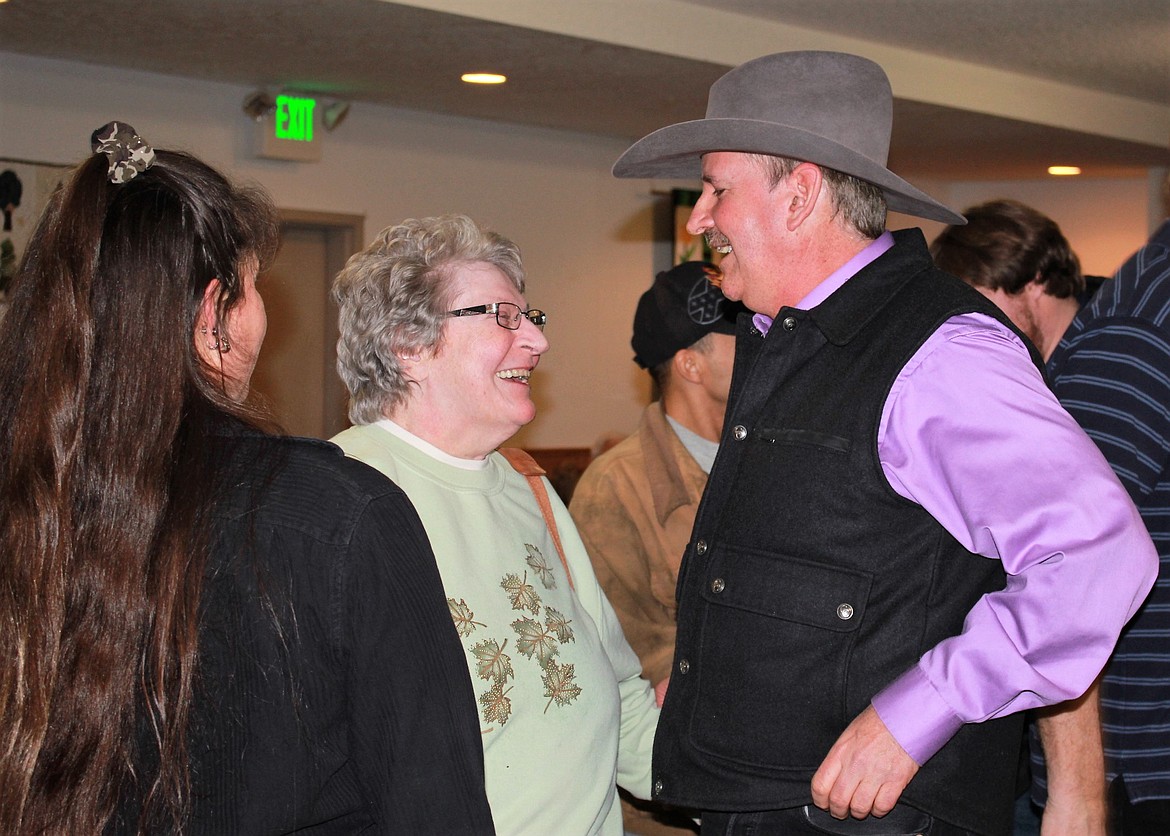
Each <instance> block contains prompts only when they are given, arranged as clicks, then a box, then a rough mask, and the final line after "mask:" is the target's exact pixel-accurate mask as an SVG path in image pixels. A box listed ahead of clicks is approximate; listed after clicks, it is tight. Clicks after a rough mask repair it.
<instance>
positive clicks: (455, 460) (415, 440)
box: [374, 418, 488, 470]
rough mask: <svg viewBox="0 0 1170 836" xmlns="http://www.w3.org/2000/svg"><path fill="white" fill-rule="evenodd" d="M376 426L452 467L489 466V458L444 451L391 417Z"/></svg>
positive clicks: (376, 423)
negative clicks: (476, 457) (463, 456)
mask: <svg viewBox="0 0 1170 836" xmlns="http://www.w3.org/2000/svg"><path fill="white" fill-rule="evenodd" d="M374 426H377V427H381V428H382V429H384V430H385V431H386V432H388V433H390V434H391V435H393V436H396V437H397V438H401V439H402V440H403V441H405V442H406V443H407V444H409V445H410V446H411V447H413V448H415V449H416V450H419V451H421V452H423V453H426V454H427V455H428V456H430V457H431V458H432V459H435V460H437V461H441V462H444V463H446V464H449V465H451V466H452V467H459V468H462V469H463V470H483V469H484V468H486V467H487V466H488V460H487V459H486V458H484V459H461V458H459V457H458V456H452V455H451V454H450V453H444V452H443V451H442V450H440V449H439V448H438V447H436V446H435V445H433V444H431V443H430V442H429V441H424V440H423V439H421V438H419V437H418V436H417V435H415V434H414V433H412V432H411V431H410V430H408V429H405V428H404V427H402V426H399V425H398V424H395V423H394V422H393V421H391V420H390V419H389V418H382V419H381V420H378V421H375V422H374Z"/></svg>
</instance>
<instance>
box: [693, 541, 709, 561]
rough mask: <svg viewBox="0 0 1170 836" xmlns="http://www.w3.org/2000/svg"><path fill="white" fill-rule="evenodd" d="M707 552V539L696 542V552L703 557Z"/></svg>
mask: <svg viewBox="0 0 1170 836" xmlns="http://www.w3.org/2000/svg"><path fill="white" fill-rule="evenodd" d="M706 553H707V541H706V540H699V541H698V542H697V543H695V554H697V555H699V556H700V557H702V556H703V555H705V554H706Z"/></svg>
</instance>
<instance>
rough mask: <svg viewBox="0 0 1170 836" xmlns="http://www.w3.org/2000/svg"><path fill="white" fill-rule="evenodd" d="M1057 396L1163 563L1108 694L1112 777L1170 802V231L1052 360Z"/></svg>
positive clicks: (1105, 288) (1133, 796)
mask: <svg viewBox="0 0 1170 836" xmlns="http://www.w3.org/2000/svg"><path fill="white" fill-rule="evenodd" d="M1048 373H1049V376H1050V377H1051V380H1052V386H1053V390H1054V392H1055V393H1056V396H1057V398H1058V399H1059V400H1060V402H1061V404H1063V406H1064V407H1065V409H1067V410H1068V411H1069V413H1071V414H1072V416H1073V417H1074V418H1076V420H1077V422H1078V423H1079V424H1080V425H1081V426H1082V427H1083V428H1084V429H1085V432H1086V433H1088V435H1089V437H1090V438H1092V439H1093V441H1095V442H1096V443H1097V446H1098V447H1100V448H1101V452H1102V453H1104V454H1105V458H1106V459H1107V460H1108V461H1109V464H1110V465H1111V466H1112V467H1113V470H1114V472H1115V473H1116V474H1117V476H1118V478H1119V479H1120V480H1121V483H1122V484H1123V485H1124V486H1125V488H1126V490H1128V491H1129V494H1130V496H1131V497H1132V498H1133V501H1134V504H1135V505H1137V506H1138V510H1139V511H1140V512H1141V515H1142V520H1143V521H1144V522H1145V524H1146V527H1147V529H1148V530H1149V533H1150V537H1151V539H1152V540H1153V541H1154V545H1155V546H1156V547H1157V549H1158V555H1159V557H1160V561H1161V570H1160V572H1159V576H1158V580H1157V583H1156V584H1155V587H1154V591H1153V592H1152V593H1151V594H1150V597H1149V598H1148V599H1147V601H1146V603H1145V605H1144V606H1143V607H1142V608H1141V609H1140V610H1139V611H1138V614H1137V615H1136V616H1135V617H1134V618H1133V620H1132V621H1131V622H1130V623H1129V625H1128V626H1127V627H1126V630H1125V631H1124V632H1123V633H1122V636H1121V640H1120V641H1119V642H1118V645H1117V649H1116V651H1115V652H1114V654H1113V656H1112V658H1111V660H1110V662H1109V664H1108V665H1107V666H1106V668H1105V676H1104V678H1103V680H1102V683H1101V715H1102V728H1103V730H1104V740H1105V758H1106V768H1107V771H1108V774H1109V778H1110V779H1112V778H1114V777H1115V776H1117V775H1123V776H1124V777H1125V786H1126V788H1127V789H1128V790H1129V795H1130V800H1131V801H1134V802H1138V801H1145V800H1148V799H1152V798H1170V221H1166V222H1165V223H1163V224H1162V226H1161V227H1160V228H1159V229H1158V230H1157V232H1155V233H1154V236H1153V237H1152V238H1151V239H1150V242H1149V243H1148V244H1147V245H1146V246H1145V247H1143V248H1142V249H1140V250H1138V252H1137V253H1135V254H1134V255H1133V256H1132V257H1131V258H1130V259H1129V260H1128V261H1127V262H1126V263H1125V264H1124V265H1122V267H1121V269H1120V270H1119V271H1118V272H1117V275H1116V276H1114V277H1113V279H1111V280H1109V281H1106V282H1105V283H1104V284H1103V285H1102V286H1101V288H1100V290H1098V291H1097V293H1096V294H1095V295H1094V296H1093V299H1092V300H1091V301H1090V302H1089V303H1088V304H1087V305H1085V306H1084V307H1083V308H1082V309H1081V310H1080V311H1079V312H1078V314H1077V316H1076V318H1075V319H1074V320H1073V322H1072V324H1071V325H1070V326H1069V328H1068V330H1067V331H1066V332H1065V334H1064V337H1063V338H1062V339H1061V341H1060V344H1059V345H1058V346H1057V348H1056V351H1055V352H1054V353H1053V355H1052V357H1051V358H1050V359H1049V361H1048Z"/></svg>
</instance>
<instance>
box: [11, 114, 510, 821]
mask: <svg viewBox="0 0 1170 836" xmlns="http://www.w3.org/2000/svg"><path fill="white" fill-rule="evenodd" d="M92 144H93V149H94V151H95V154H94V156H92V157H90V158H89V159H88V160H87V161H86V162H84V163H82V164H81V165H80V166H79V167H78V168H77V169H76V171H75V172H74V174H73V175H72V177H71V178H70V179H69V181H68V182H67V183H66V185H65V186H64V187H63V188H62V189H61V190H60V191H59V192H58V193H57V194H56V195H55V196H54V197H53V198H52V200H51V201H50V203H49V206H48V208H47V210H46V212H45V214H44V215H43V217H42V219H41V221H40V223H39V225H38V227H37V229H36V231H35V233H34V234H33V236H32V239H31V241H30V244H29V247H28V250H27V252H26V254H25V257H24V259H23V261H22V263H21V266H20V269H19V270H18V272H17V276H16V278H15V279H14V282H13V286H12V291H11V296H10V303H11V305H10V309H9V312H8V314H7V316H6V318H5V319H4V320H3V322H0V357H2V358H4V359H3V362H2V363H0V832H2V833H6V834H7V833H14V834H24V833H70V834H75V833H102V832H106V833H145V832H158V831H173V832H187V833H196V832H205V833H215V834H223V833H249V834H258V833H288V832H294V831H299V830H310V829H311V830H312V832H314V833H351V832H358V831H361V832H376V833H385V832H422V831H424V830H432V831H434V832H444V833H463V832H477V833H478V832H490V830H491V827H492V825H491V814H490V812H489V810H488V808H487V802H486V799H485V797H484V789H483V756H482V749H481V745H480V741H479V732H478V729H477V726H476V719H475V712H476V707H475V704H474V695H473V693H472V690H471V686H470V683H469V682H468V681H467V674H466V667H465V665H464V663H463V661H462V656H461V653H460V646H459V643H458V638H457V635H456V632H455V629H454V625H453V624H452V622H451V619H450V617H449V615H448V613H447V606H446V603H445V599H444V594H443V591H442V586H441V582H440V579H439V575H438V572H437V570H436V567H435V564H434V558H433V555H432V554H431V551H430V547H429V545H428V544H427V541H426V536H425V534H424V532H423V530H422V527H421V525H420V523H419V521H418V518H417V516H416V515H415V513H414V510H413V508H412V507H411V506H410V504H409V502H408V501H407V500H406V498H405V497H404V496H403V494H402V493H401V491H400V490H399V489H398V488H397V487H396V486H395V485H393V484H392V483H391V482H389V481H388V480H386V479H385V478H384V477H382V476H380V475H378V474H377V473H375V472H374V471H373V470H371V469H369V468H366V467H365V466H363V465H360V464H358V463H357V462H354V461H352V460H347V459H345V458H344V457H343V456H342V455H341V454H340V452H339V451H338V450H337V448H335V447H333V446H332V445H329V444H326V443H324V442H314V441H309V440H305V439H288V438H280V437H278V436H274V435H269V434H266V433H265V432H263V431H262V430H261V429H260V427H261V426H262V423H261V422H260V420H259V418H258V415H257V413H255V412H254V411H253V410H251V409H250V408H249V407H248V406H246V405H245V403H244V399H245V397H246V396H247V392H248V381H249V378H250V376H251V373H252V369H253V367H254V365H255V361H256V355H257V352H258V351H259V348H260V343H261V341H262V340H263V337H264V330H265V325H266V319H265V314H264V305H263V302H262V301H261V299H260V296H259V294H258V293H257V290H256V284H255V281H256V276H257V273H258V272H259V271H260V270H261V268H262V267H263V266H264V264H265V263H266V262H267V260H268V259H269V257H270V256H271V255H272V253H273V252H274V248H275V245H276V240H277V229H278V228H277V223H276V216H275V213H274V211H273V209H272V207H271V205H270V203H269V202H268V199H267V198H266V197H265V196H264V195H263V194H262V193H260V192H258V191H254V190H248V189H242V188H238V187H235V186H233V185H232V184H231V183H229V182H228V181H227V180H226V179H225V178H223V177H222V176H221V175H220V174H218V173H217V172H216V171H214V170H213V169H211V168H210V167H208V166H207V165H205V164H204V163H202V162H200V161H199V160H197V159H195V158H194V157H191V156H189V155H186V154H183V153H179V152H168V151H162V150H159V151H154V150H153V149H151V148H150V147H149V146H148V145H147V144H146V143H145V142H144V141H143V140H142V139H141V138H140V137H139V136H138V135H137V134H136V133H135V132H134V130H133V129H132V128H130V127H129V126H127V125H125V124H124V123H116V122H114V123H110V124H109V125H107V126H105V127H104V128H101V129H99V130H98V131H95V132H94V136H93V138H92Z"/></svg>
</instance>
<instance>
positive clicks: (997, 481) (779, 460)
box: [614, 52, 1158, 836]
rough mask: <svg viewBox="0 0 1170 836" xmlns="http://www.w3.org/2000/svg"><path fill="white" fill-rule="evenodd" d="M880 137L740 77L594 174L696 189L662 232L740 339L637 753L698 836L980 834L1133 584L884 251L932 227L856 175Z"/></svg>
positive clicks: (755, 71) (1038, 414) (942, 213)
mask: <svg viewBox="0 0 1170 836" xmlns="http://www.w3.org/2000/svg"><path fill="white" fill-rule="evenodd" d="M891 115H892V96H891V91H890V86H889V82H888V80H887V79H886V76H885V73H884V72H883V71H882V69H881V68H880V67H878V66H877V65H876V64H874V63H873V62H871V61H868V60H866V59H864V58H859V57H857V56H853V55H844V54H840V53H827V52H794V53H780V54H776V55H769V56H765V57H763V58H759V59H756V60H754V61H749V62H748V63H746V64H743V65H741V66H740V67H737V68H736V69H734V70H732V71H731V72H729V73H727V74H726V75H725V76H723V77H722V78H721V79H720V80H719V81H717V82H716V83H715V84H714V86H712V88H711V92H710V97H709V100H708V107H707V116H706V118H704V119H700V120H696V121H691V122H684V123H681V124H677V125H671V126H669V127H666V128H662V129H660V130H658V131H655V132H654V133H652V134H650V135H649V136H647V137H645V138H643V139H642V140H640V141H639V142H637V143H635V144H634V145H633V146H631V147H630V148H629V149H628V150H627V151H626V153H625V154H623V155H622V157H621V158H620V159H619V160H618V161H617V163H616V164H615V166H614V174H615V175H617V176H619V177H669V178H680V177H690V176H697V175H700V174H701V176H702V180H703V193H702V196H701V198H700V199H699V201H698V203H697V204H696V206H695V209H694V212H693V213H692V215H691V218H690V222H689V224H688V228H689V230H690V231H691V232H692V233H695V234H699V233H703V234H705V235H706V236H707V238H708V240H709V241H710V242H711V244H712V246H713V247H715V248H716V249H718V250H719V251H720V252H722V253H723V254H724V257H723V261H722V262H721V265H720V266H721V268H722V270H723V273H724V279H723V285H722V287H723V291H724V293H725V294H726V295H727V296H728V297H729V298H731V299H741V300H742V301H743V302H744V304H745V305H746V306H747V307H748V308H750V309H751V310H752V311H754V312H755V316H754V317H748V316H743V317H741V318H740V323H739V330H738V333H737V353H736V362H735V371H734V375H733V379H732V386H731V394H730V398H729V401H728V412H727V417H726V420H725V422H724V430H723V437H722V439H721V443H720V448H719V453H718V456H717V457H716V460H715V464H714V467H713V469H712V472H711V476H710V479H709V481H708V484H707V488H706V491H705V493H704V497H703V501H702V503H701V505H700V507H699V512H698V516H697V517H696V520H695V526H694V529H693V531H692V534H691V538H690V541H689V542H688V544H687V548H686V552H685V555H684V558H683V564H682V567H681V570H680V574H679V586H678V600H679V608H678V633H677V644H676V650H675V656H674V663H673V666H672V675H671V681H670V689H669V691H668V692H667V696H666V703H665V706H664V709H663V714H662V719H661V721H660V723H659V727H658V734H657V737H656V739H655V755H654V784H653V788H654V795H655V798H656V799H657V800H660V801H664V802H667V803H671V804H678V805H681V806H685V807H691V808H697V809H701V810H703V811H705V812H704V815H703V829H704V832H711V833H729V834H730V833H737V834H738V833H785V834H787V833H825V832H828V833H846V834H848V833H865V834H902V833H928V834H931V836H951V835H952V834H962V833H978V834H1006V833H1008V832H1009V831H1010V827H1011V808H1012V798H1013V791H1014V788H1015V769H1016V765H1017V754H1018V747H1019V743H1020V730H1021V729H1020V724H1019V722H1018V717H1019V715H1018V714H1017V712H1020V711H1022V710H1024V709H1026V708H1030V707H1034V706H1039V705H1046V704H1051V703H1056V702H1060V701H1063V700H1067V699H1070V698H1073V697H1076V696H1077V695H1079V694H1081V693H1082V692H1083V691H1084V690H1085V689H1086V688H1087V687H1088V686H1089V685H1090V683H1091V682H1092V681H1093V679H1094V677H1095V676H1096V675H1097V673H1098V672H1099V671H1100V669H1101V667H1102V665H1103V664H1104V662H1105V660H1106V658H1107V657H1108V655H1109V653H1110V651H1111V649H1112V648H1113V645H1114V643H1115V642H1116V640H1117V636H1118V634H1119V632H1120V630H1121V628H1122V626H1123V625H1124V624H1125V622H1126V620H1128V618H1129V617H1130V616H1131V615H1132V614H1133V613H1134V611H1135V610H1136V609H1137V607H1138V606H1139V605H1140V603H1141V601H1142V600H1143V598H1144V597H1145V595H1146V594H1147V592H1148V591H1149V589H1150V587H1151V585H1152V583H1153V580H1154V577H1155V575H1156V572H1157V567H1158V563H1157V555H1156V552H1155V550H1154V548H1153V544H1152V543H1151V542H1150V539H1149V536H1148V535H1147V534H1146V532H1145V530H1144V528H1143V526H1142V522H1141V518H1140V517H1139V516H1138V514H1137V511H1136V509H1135V508H1134V506H1133V503H1132V502H1131V501H1130V499H1129V497H1128V495H1127V494H1126V492H1125V490H1124V488H1122V486H1121V485H1120V483H1119V482H1118V481H1117V479H1116V477H1115V476H1114V475H1113V473H1112V471H1111V470H1110V468H1109V466H1108V464H1107V463H1106V462H1105V460H1104V459H1103V458H1102V456H1101V454H1100V453H1099V452H1098V450H1097V448H1096V446H1095V445H1094V444H1093V442H1092V441H1090V440H1089V438H1088V437H1087V436H1086V435H1085V434H1084V432H1083V431H1081V430H1080V429H1079V428H1078V427H1077V425H1076V422H1075V421H1073V420H1072V419H1071V418H1070V417H1069V416H1068V414H1067V413H1066V412H1064V411H1063V410H1062V409H1061V408H1060V406H1059V404H1058V403H1057V402H1056V400H1055V399H1054V398H1053V396H1052V394H1051V393H1050V392H1049V390H1048V388H1047V386H1046V385H1045V383H1044V378H1043V376H1042V373H1041V371H1040V367H1041V361H1040V358H1039V357H1038V356H1037V355H1036V354H1035V352H1034V349H1031V348H1030V347H1029V346H1028V344H1027V343H1026V341H1025V340H1024V339H1023V338H1022V337H1021V335H1020V334H1019V332H1017V331H1016V330H1015V329H1014V327H1013V326H1012V325H1011V323H1010V322H1009V321H1008V319H1007V318H1006V317H1005V316H1004V315H1003V314H1002V313H1000V312H999V310H998V309H997V308H995V307H994V305H992V304H990V303H989V302H988V301H987V300H986V299H984V298H983V297H982V296H981V295H979V294H978V293H976V292H974V291H973V290H971V288H969V287H967V286H966V285H964V284H963V283H962V282H961V281H959V280H958V279H955V278H953V277H951V276H949V275H947V274H945V273H942V272H941V271H938V270H936V269H935V268H934V267H933V265H932V263H931V259H930V254H929V253H928V251H927V249H926V242H925V240H924V238H923V236H922V233H921V232H920V231H919V230H917V229H911V230H904V231H900V232H896V233H893V234H891V233H890V232H887V231H886V230H885V228H884V226H885V216H886V210H887V208H889V209H894V210H897V211H899V212H904V213H907V214H912V215H917V216H920V217H924V218H931V219H934V220H940V221H944V222H947V223H961V222H962V218H961V217H960V216H959V215H956V214H955V213H953V212H952V211H950V210H949V209H947V208H946V207H944V206H942V205H941V204H939V203H937V202H936V201H934V200H933V199H931V198H930V197H929V196H927V195H926V194H924V193H922V192H921V191H919V190H917V189H915V188H914V187H913V186H911V185H910V184H909V183H907V182H905V181H904V180H902V179H901V178H900V177H898V176H896V175H894V174H893V173H891V172H890V171H889V170H888V169H887V168H886V166H885V162H886V158H887V152H888V147H889V138H890V127H891ZM1106 567H1107V568H1106Z"/></svg>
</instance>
